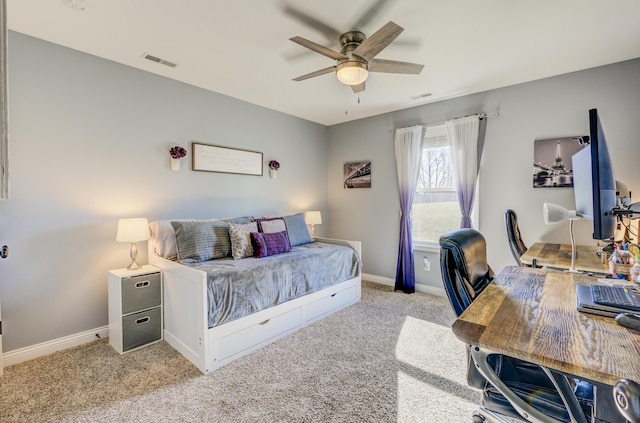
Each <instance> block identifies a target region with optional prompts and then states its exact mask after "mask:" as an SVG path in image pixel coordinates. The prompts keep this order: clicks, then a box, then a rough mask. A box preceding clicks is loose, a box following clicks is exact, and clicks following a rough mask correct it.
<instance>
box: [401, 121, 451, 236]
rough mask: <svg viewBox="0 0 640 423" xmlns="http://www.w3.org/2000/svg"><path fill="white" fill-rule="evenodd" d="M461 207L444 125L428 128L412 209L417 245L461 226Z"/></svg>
mask: <svg viewBox="0 0 640 423" xmlns="http://www.w3.org/2000/svg"><path fill="white" fill-rule="evenodd" d="M460 219H461V213H460V206H459V204H458V197H457V195H456V185H455V172H454V170H453V164H452V163H451V153H450V150H449V138H448V136H447V127H446V125H445V124H441V125H434V126H429V127H427V130H426V132H425V136H424V145H423V149H422V161H421V164H420V171H419V174H418V187H417V189H416V193H415V195H414V198H413V206H412V208H411V236H412V238H413V242H414V244H432V243H437V242H438V240H439V239H440V235H442V234H444V233H447V232H449V231H452V230H455V229H458V228H459V227H460Z"/></svg>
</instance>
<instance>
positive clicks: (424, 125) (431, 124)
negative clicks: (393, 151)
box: [387, 111, 500, 132]
mask: <svg viewBox="0 0 640 423" xmlns="http://www.w3.org/2000/svg"><path fill="white" fill-rule="evenodd" d="M469 116H478V117H479V118H480V119H482V118H490V117H498V116H500V112H499V111H495V112H491V113H476V114H472V115H467V116H461V117H457V118H452V119H449V120H454V119H461V118H463V117H469ZM445 123H447V121H446V120H445V121H443V122H435V123H423V124H422V127H423V128H426V127H429V126H436V125H442V124H445ZM387 132H395V129H389V130H388V131H387Z"/></svg>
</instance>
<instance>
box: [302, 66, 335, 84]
mask: <svg viewBox="0 0 640 423" xmlns="http://www.w3.org/2000/svg"><path fill="white" fill-rule="evenodd" d="M335 71H336V67H335V66H329V67H328V68H324V69H320V70H317V71H315V72H311V73H308V74H306V75H302V76H299V77H297V78H293V80H294V81H304V80H305V79H309V78H313V77H316V76H320V75H324V74H325V73H331V72H335Z"/></svg>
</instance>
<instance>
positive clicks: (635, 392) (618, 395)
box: [613, 379, 640, 423]
mask: <svg viewBox="0 0 640 423" xmlns="http://www.w3.org/2000/svg"><path fill="white" fill-rule="evenodd" d="M613 398H614V400H615V402H616V406H617V407H618V411H620V414H622V415H623V416H624V418H625V419H627V420H628V421H630V422H631V423H640V384H638V383H637V382H634V381H632V380H628V379H621V380H619V381H618V382H617V383H616V385H615V386H614V387H613Z"/></svg>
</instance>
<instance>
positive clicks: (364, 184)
mask: <svg viewBox="0 0 640 423" xmlns="http://www.w3.org/2000/svg"><path fill="white" fill-rule="evenodd" d="M343 185H344V187H345V188H347V189H350V188H371V160H360V161H357V162H346V163H345V164H344V174H343Z"/></svg>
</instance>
